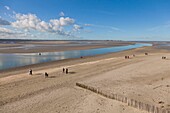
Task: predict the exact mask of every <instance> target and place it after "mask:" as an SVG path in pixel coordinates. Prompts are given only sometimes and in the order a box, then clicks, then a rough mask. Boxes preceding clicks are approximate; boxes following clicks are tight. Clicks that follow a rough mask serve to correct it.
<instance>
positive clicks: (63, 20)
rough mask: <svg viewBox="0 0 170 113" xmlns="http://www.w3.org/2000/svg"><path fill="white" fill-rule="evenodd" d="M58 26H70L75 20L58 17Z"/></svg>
mask: <svg viewBox="0 0 170 113" xmlns="http://www.w3.org/2000/svg"><path fill="white" fill-rule="evenodd" d="M59 21H60V25H61V26H67V25H71V24H74V22H75V20H74V19H72V18H69V17H66V18H64V17H60V20H59Z"/></svg>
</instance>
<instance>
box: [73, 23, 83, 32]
mask: <svg viewBox="0 0 170 113" xmlns="http://www.w3.org/2000/svg"><path fill="white" fill-rule="evenodd" d="M80 29H83V27H82V26H80V25H77V24H74V25H73V30H74V31H79V30H80Z"/></svg>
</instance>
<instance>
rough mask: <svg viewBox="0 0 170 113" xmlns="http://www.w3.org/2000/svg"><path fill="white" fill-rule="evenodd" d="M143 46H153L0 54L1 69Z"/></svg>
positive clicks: (136, 45)
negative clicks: (40, 53)
mask: <svg viewBox="0 0 170 113" xmlns="http://www.w3.org/2000/svg"><path fill="white" fill-rule="evenodd" d="M143 46H152V44H142V43H137V44H134V45H128V46H117V47H110V48H98V49H89V50H74V51H63V52H44V53H42V55H41V56H40V55H38V53H24V54H0V70H3V69H8V68H13V67H19V66H25V65H30V64H37V63H42V62H48V61H54V60H62V59H68V58H79V57H81V56H93V55H99V54H106V53H111V52H119V51H123V50H129V49H133V48H139V47H143Z"/></svg>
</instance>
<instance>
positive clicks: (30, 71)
mask: <svg viewBox="0 0 170 113" xmlns="http://www.w3.org/2000/svg"><path fill="white" fill-rule="evenodd" d="M32 74H33V73H32V69H30V70H29V75H32ZM44 75H45V78H46V77H48V73H47V72H45V74H44Z"/></svg>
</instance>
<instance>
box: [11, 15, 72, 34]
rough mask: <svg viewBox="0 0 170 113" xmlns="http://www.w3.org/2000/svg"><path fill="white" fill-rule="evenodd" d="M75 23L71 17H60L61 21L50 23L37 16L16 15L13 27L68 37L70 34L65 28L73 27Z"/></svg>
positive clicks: (54, 20) (53, 20)
mask: <svg viewBox="0 0 170 113" xmlns="http://www.w3.org/2000/svg"><path fill="white" fill-rule="evenodd" d="M74 22H75V20H74V19H72V18H69V17H66V18H64V17H60V18H59V19H51V20H50V21H49V22H45V21H42V20H41V19H39V18H38V17H37V16H36V15H35V14H16V21H15V22H12V26H13V27H15V28H22V29H27V30H38V31H41V32H51V33H57V34H59V35H68V33H66V32H65V31H64V30H63V27H64V26H70V25H73V24H74Z"/></svg>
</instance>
